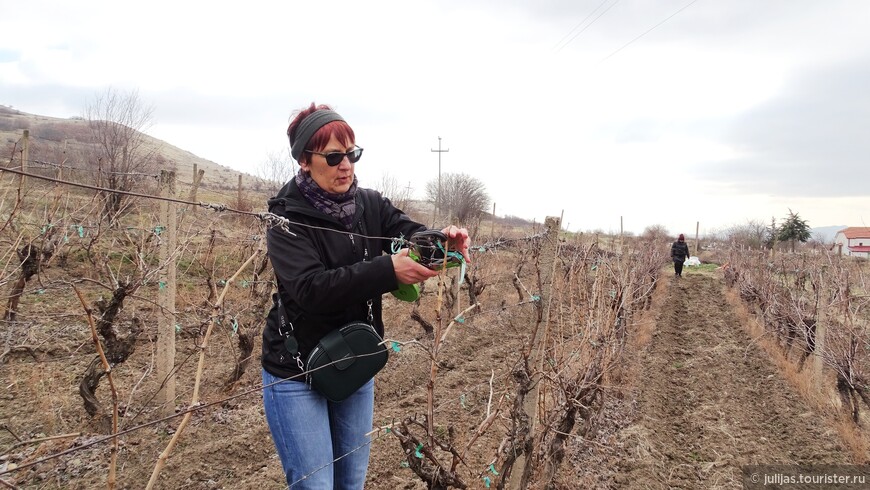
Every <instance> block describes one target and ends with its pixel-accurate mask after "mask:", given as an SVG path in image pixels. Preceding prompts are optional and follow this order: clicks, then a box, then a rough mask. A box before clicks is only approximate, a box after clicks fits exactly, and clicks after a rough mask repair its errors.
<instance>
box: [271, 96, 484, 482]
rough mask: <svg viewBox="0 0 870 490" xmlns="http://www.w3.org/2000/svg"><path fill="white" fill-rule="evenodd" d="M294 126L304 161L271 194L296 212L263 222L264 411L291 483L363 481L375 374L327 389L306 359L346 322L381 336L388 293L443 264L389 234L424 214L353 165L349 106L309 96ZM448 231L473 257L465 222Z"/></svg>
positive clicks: (295, 149)
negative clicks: (271, 286) (308, 373)
mask: <svg viewBox="0 0 870 490" xmlns="http://www.w3.org/2000/svg"><path fill="white" fill-rule="evenodd" d="M287 136H288V138H289V140H290V149H291V150H290V153H291V155H292V157H293V158H294V159H295V160H296V161H297V162H299V167H300V170H299V173H298V174H297V175H296V176H295V177H294V178H293V179H291V180H290V182H288V183H287V184H286V185H285V186H284V187H283V188H282V189H281V190H280V191H279V192H278V195H277V196H275V197H274V198H272V199H270V200H269V211H270V212H272V213H274V214H276V215H278V216H281V217H283V218H286V219H288V220H289V221H290V223H289V224H288V225H287V230H283V229H281V228H278V227H276V228H271V229H269V230H268V231H267V233H266V245H267V251H268V254H269V259H270V261H271V263H272V268H273V270H274V271H275V278H276V282H277V293H276V294H275V295H274V297H273V305H272V309H271V310H270V311H269V314H268V316H267V318H266V327H265V328H264V329H263V355H262V364H263V405H264V409H265V414H266V421H267V422H268V424H269V430H270V432H271V434H272V440H273V441H274V443H275V447H276V449H277V451H278V456H279V457H280V459H281V465H282V467H283V468H284V475H285V478H286V480H287V484H288V485H290V486H291V487H292V488H293V489H294V490H297V489H327V488H341V489H361V488H363V486H364V485H365V480H366V472H367V469H368V461H369V445H370V443H371V439H370V437H369V436H368V435H367V434H368V433H369V432H371V430H372V422H373V413H374V380H369V381H368V382H367V383H366V384H364V385H363V386H362V387H360V388H359V389H358V390H357V391H356V392H354V393H353V394H352V395H350V396H349V397H348V398H346V399H344V400H342V401H338V402H336V401H331V400H328V399H327V398H325V397H324V396H323V395H322V394H321V393H319V392H318V391H317V389H316V388H312V386H311V385H309V384H308V383H306V382H305V376H304V372H305V369H304V368H305V366H304V365H303V363H302V362H301V359H306V358H307V356H308V353H309V352H310V351H311V350H313V348H314V347H315V346H316V345H317V343H318V342H319V341H320V339H322V338H323V337H324V336H325V335H326V334H327V333H329V332H330V331H332V330H334V329H337V328H340V327H341V326H342V325H345V324H347V323H349V322H354V321H363V322H367V323H369V324H371V325H372V327H374V329H375V330H376V331H377V333H378V334H379V335H381V336H383V334H384V324H383V319H382V314H381V313H382V309H383V305H382V301H381V295H383V294H384V293H388V292H391V291H394V290H396V289H397V288H398V287H399V285H400V284H416V283H419V282H422V281H424V280H426V279H427V278H429V277H433V276H435V275H437V274H438V272H437V271H434V270H431V269H429V268H427V267H424V266H423V265H421V264H419V263H418V262H416V261H415V260H413V259H412V258H411V257H410V256H409V255H408V249H407V248H404V249H402V250H401V251H400V252H399V253H396V254H390V252H391V249H390V245H391V240H389V239H384V238H383V237H389V238H393V237H395V238H398V237H405V238H407V237H410V236H411V235H413V234H414V233H416V232H419V231H423V230H426V226H424V225H422V224H420V223H417V222H414V221H413V220H412V219H411V218H409V217H408V216H407V215H406V214H405V213H404V212H402V211H401V210H400V209H398V208H396V207H395V206H393V204H392V203H391V202H390V200H389V199H387V198H386V197H384V196H382V195H381V194H380V193H379V192H377V191H375V190H371V189H364V188H362V187H359V186H358V185H357V178H356V174H355V172H354V169H355V165H356V163H357V162H358V161H359V160H360V158H361V157H362V153H363V149H362V148H360V147H359V146H357V144H356V136H355V134H354V132H353V129H351V127H350V125H349V124H348V123H347V122H345V120H344V118H342V117H341V116H340V115H339V114H338V113H336V112H335V111H333V110H332V109H331V108H330V107H329V106H325V105H319V106H316V105H314V104H313V103H312V104H311V106H310V107H308V108H306V109H303V110H301V111H299V112H298V113H297V114H296V115H295V117H294V118H293V119H292V121H291V122H290V125H289V127H288V128H287ZM288 232H289V233H288ZM442 232H443V233H444V235H446V236H447V238H448V243H449V245H450V248H451V249H453V250H456V251H457V252H460V253H461V254H462V255H463V257H464V258H465V260H466V262H467V261H468V258H469V256H468V247H469V237H468V231H467V230H466V229H465V228H459V227H456V226H448V227H446V228H444V229H443V230H442ZM290 337H292V341H291V339H290ZM288 342H292V343H288ZM291 350H293V351H295V354H296V355H294V354H293V353H291Z"/></svg>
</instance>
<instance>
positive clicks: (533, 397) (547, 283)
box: [507, 216, 561, 488]
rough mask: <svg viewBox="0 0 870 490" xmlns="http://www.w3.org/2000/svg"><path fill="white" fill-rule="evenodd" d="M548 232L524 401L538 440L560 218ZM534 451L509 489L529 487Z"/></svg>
mask: <svg viewBox="0 0 870 490" xmlns="http://www.w3.org/2000/svg"><path fill="white" fill-rule="evenodd" d="M544 226H545V227H546V229H547V234H546V236H545V237H544V242H543V244H542V245H541V255H540V274H541V292H540V298H541V305H542V306H543V308H544V316H543V322H542V324H541V325H540V326H539V328H535V331H534V332H533V333H532V338H531V339H530V345H531V351H530V353H529V365H530V366H533V369H534V371H533V372H532V373H531V385H532V389H531V390H530V391H529V393H528V394H527V395H526V397H525V399H524V400H523V411H524V412H525V413H526V414H528V416H529V437H530V438H531V439H532V441H534V435H535V429H536V426H537V422H538V417H539V414H538V407H539V406H540V403H539V400H538V397H539V394H540V385H541V383H540V382H541V374H542V373H543V371H544V360H545V359H546V352H547V342H546V339H547V336H548V332H549V328H550V296H551V291H550V289H551V287H552V284H553V271H554V268H555V266H556V249H557V247H558V244H559V229H560V228H561V223H560V222H559V218H557V217H555V216H548V217H547V218H546V219H545V220H544ZM530 448H531V449H530V452H534V446H533V445H530ZM532 460H533V458H532V454H527V453H525V452H524V453H523V454H521V455H520V456H519V457H517V460H516V463H515V465H514V468H513V470H512V471H511V478H510V485H508V486H507V488H526V487H527V486H528V484H529V478H530V477H531V470H532V464H533V463H532Z"/></svg>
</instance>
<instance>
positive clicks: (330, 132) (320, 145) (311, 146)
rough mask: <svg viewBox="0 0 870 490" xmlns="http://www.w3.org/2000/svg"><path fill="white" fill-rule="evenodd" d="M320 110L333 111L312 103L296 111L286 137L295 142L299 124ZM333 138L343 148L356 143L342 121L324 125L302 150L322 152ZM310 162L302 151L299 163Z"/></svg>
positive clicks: (306, 154) (354, 137) (351, 132)
mask: <svg viewBox="0 0 870 490" xmlns="http://www.w3.org/2000/svg"><path fill="white" fill-rule="evenodd" d="M321 110H328V111H331V110H333V109H332V107H329V106H328V105H325V104H320V105H315V104H314V102H312V103H311V105H310V106H308V108H306V109H302V110H300V111H298V112H297V113H296V115H295V117H293V120H292V121H290V125H289V126H287V137H288V138H289V139H290V140H295V139H296V130H297V129H298V128H299V124H300V123H302V121H303V120H304V119H305V118H306V117H308V116H310V115H311V114H312V113H314V112H316V111H321ZM333 136H335V139H337V140H338V141H339V142H340V143H341V144H343V145H345V146H348V145H350V144H351V143H355V142H356V136H355V135H354V133H353V129H352V128H351V127H350V125H349V124H348V123H346V122H344V121H332V122H330V123H327V124H324V125H323V127H322V128H320V129H318V130H317V132H316V133H314V135H313V136H312V137H311V139H310V140H308V143H307V144H306V145H305V148H303V150H310V151H323V149H324V148H326V145H327V144H328V143H329V140H330V139H331V138H332V137H333ZM310 161H311V154H310V153H308V152H306V151H303V152H302V155H301V156H300V157H299V163H309V162H310Z"/></svg>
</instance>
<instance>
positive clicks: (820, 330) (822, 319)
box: [813, 266, 829, 393]
mask: <svg viewBox="0 0 870 490" xmlns="http://www.w3.org/2000/svg"><path fill="white" fill-rule="evenodd" d="M826 274H828V268H827V267H826V266H822V271H821V273H820V274H819V292H818V294H819V298H821V301H819V307H818V311H817V312H816V337H815V341H816V343H815V347H814V349H813V354H815V355H814V356H813V383H814V384H815V387H816V391H817V392H818V393H822V392H823V387H824V383H823V382H822V381H823V380H824V378H823V372H822V371H823V370H824V367H825V357H824V356H825V335H826V333H827V332H826V330H827V329H828V301H829V299H828V298H826V297H825V293H826V291H827V290H826V287H827V284H826V281H825V276H826Z"/></svg>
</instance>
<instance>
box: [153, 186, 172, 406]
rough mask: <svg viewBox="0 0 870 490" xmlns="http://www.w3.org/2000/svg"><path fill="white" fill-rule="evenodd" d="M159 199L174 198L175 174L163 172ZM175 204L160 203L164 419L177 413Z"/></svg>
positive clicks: (161, 400) (159, 334) (161, 395)
mask: <svg viewBox="0 0 870 490" xmlns="http://www.w3.org/2000/svg"><path fill="white" fill-rule="evenodd" d="M160 196H161V197H169V198H173V197H175V172H174V171H169V170H161V171H160ZM175 208H176V204H175V203H174V202H168V201H160V223H161V226H162V227H163V228H160V231H159V232H158V235H159V236H160V266H161V268H160V283H159V291H158V304H159V305H160V313H161V314H160V316H159V319H158V323H157V379H158V380H160V382H161V383H163V387H162V388H161V390H160V392H159V393H158V394H157V401H158V403H160V404H161V407H162V408H161V413H162V414H163V415H172V414H174V413H175V374H174V373H173V369H174V368H175V273H176V268H175V248H176V225H177V223H176V221H177V216H176V214H175Z"/></svg>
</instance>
